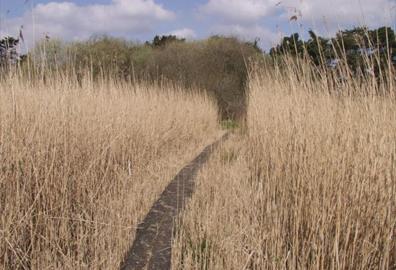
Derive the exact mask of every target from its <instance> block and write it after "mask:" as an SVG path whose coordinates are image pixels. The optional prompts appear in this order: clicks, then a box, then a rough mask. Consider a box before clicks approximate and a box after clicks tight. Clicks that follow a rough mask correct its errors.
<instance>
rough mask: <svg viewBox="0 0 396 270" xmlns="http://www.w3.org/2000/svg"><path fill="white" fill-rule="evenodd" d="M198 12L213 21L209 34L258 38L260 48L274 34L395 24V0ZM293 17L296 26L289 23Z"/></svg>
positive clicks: (220, 6)
mask: <svg viewBox="0 0 396 270" xmlns="http://www.w3.org/2000/svg"><path fill="white" fill-rule="evenodd" d="M199 10H200V13H201V15H202V16H206V18H207V19H210V20H211V21H212V27H211V29H210V30H211V31H212V32H213V31H214V32H215V33H218V34H227V35H236V36H241V37H247V38H250V39H251V38H254V37H260V38H261V40H262V43H263V44H272V43H274V42H277V41H278V40H279V36H278V35H276V34H275V33H274V32H278V31H282V32H286V33H288V32H290V31H300V30H299V29H298V28H300V27H303V29H305V30H307V29H310V28H311V29H315V30H317V31H318V29H319V31H318V32H320V33H321V34H334V33H335V32H336V31H337V30H339V29H345V28H350V27H352V26H362V25H367V26H369V27H371V28H373V27H379V26H382V25H391V26H394V25H395V23H396V22H395V20H396V15H395V14H396V0H331V1H329V0H208V1H207V2H206V4H204V5H201V6H200V8H199ZM294 15H296V16H297V22H290V21H289V20H290V18H291V17H292V16H294ZM264 21H265V22H267V23H269V25H268V26H267V25H265V24H264ZM289 23H290V24H292V25H291V26H289ZM294 25H295V26H294ZM278 26H279V28H278ZM293 29H294V30H293ZM264 46H265V47H266V46H268V45H264Z"/></svg>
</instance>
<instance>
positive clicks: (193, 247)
mask: <svg viewBox="0 0 396 270" xmlns="http://www.w3.org/2000/svg"><path fill="white" fill-rule="evenodd" d="M307 70H308V71H309V68H307ZM311 74H312V73H311V72H306V73H305V74H301V73H299V72H296V71H295V70H294V72H293V71H292V70H291V71H290V72H286V73H284V74H282V73H281V72H279V71H276V69H275V70H274V69H269V70H266V71H260V72H257V73H256V74H254V75H253V76H252V78H251V81H250V90H251V92H250V104H249V108H248V119H247V123H248V126H247V131H246V132H244V133H242V134H236V135H234V137H233V138H232V140H231V141H229V142H228V143H226V144H225V145H224V146H223V148H222V149H221V150H219V151H218V153H217V154H216V155H215V156H214V157H213V159H212V160H211V161H210V162H209V164H208V165H207V166H206V168H205V169H203V170H202V172H201V173H200V176H199V178H198V179H199V183H198V188H197V192H196V195H195V196H194V197H193V199H192V201H191V202H190V206H189V209H188V211H186V213H185V214H184V216H183V221H182V223H181V224H180V228H179V230H178V232H177V235H176V237H175V240H174V244H173V247H174V249H173V269H395V268H396V239H395V238H396V104H395V100H394V97H392V96H383V97H377V96H374V95H371V94H369V95H366V96H365V95H357V94H353V95H350V94H346V95H344V94H343V93H342V91H343V89H345V93H357V92H365V93H373V92H375V91H374V90H373V89H372V88H371V87H378V86H377V85H373V84H371V85H370V84H364V85H361V86H359V85H358V84H357V83H356V81H350V82H343V84H344V85H342V87H343V88H342V87H340V85H335V86H334V87H335V88H334V89H332V90H334V91H331V92H333V94H332V95H329V94H328V93H329V91H328V86H329V84H328V82H327V81H326V78H325V77H324V76H323V77H322V79H323V80H320V79H318V80H312V78H311V77H310V76H311ZM359 87H360V88H359ZM363 87H364V88H365V89H362V88H363ZM381 87H385V88H386V87H392V86H389V85H388V86H381ZM336 88H337V89H336ZM350 90H353V91H350ZM386 90H387V91H386V92H388V93H392V92H394V91H395V89H393V88H388V89H386ZM336 92H337V94H336V95H335V93H336Z"/></svg>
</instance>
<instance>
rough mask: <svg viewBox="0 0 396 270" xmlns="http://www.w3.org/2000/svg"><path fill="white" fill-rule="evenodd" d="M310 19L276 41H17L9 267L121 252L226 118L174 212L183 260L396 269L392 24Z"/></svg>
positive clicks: (90, 260)
mask: <svg viewBox="0 0 396 270" xmlns="http://www.w3.org/2000/svg"><path fill="white" fill-rule="evenodd" d="M310 36H311V38H310V39H309V40H308V41H302V40H300V39H299V37H298V36H296V35H292V36H291V37H286V38H285V39H284V40H283V42H282V43H281V44H280V45H279V46H278V47H275V48H273V50H271V52H270V54H265V53H263V52H261V51H260V50H259V48H258V47H257V44H256V43H247V42H243V41H240V40H238V39H236V38H224V37H212V38H209V39H207V40H203V41H194V42H187V41H184V40H180V39H177V38H175V37H172V36H167V37H156V38H155V39H154V40H153V41H152V42H148V43H146V44H134V43H131V42H127V41H124V40H120V39H114V38H109V37H100V38H93V39H91V40H90V41H87V42H78V43H63V42H61V41H56V40H45V41H43V42H42V43H41V44H39V45H38V46H37V47H36V48H35V50H33V51H32V52H31V53H29V54H28V55H27V56H25V57H23V58H20V57H19V56H18V57H17V56H15V54H14V56H12V57H16V58H12V57H11V58H10V55H11V54H8V55H6V54H4V55H6V57H5V58H2V61H3V63H5V64H3V65H2V67H1V68H2V71H3V72H2V75H1V82H0V96H1V99H0V215H1V219H0V239H1V241H0V268H4V269H45V268H50V269H51V268H54V269H118V268H119V267H120V263H121V262H122V261H123V259H124V257H125V254H126V252H127V250H128V248H129V247H130V244H131V243H132V241H133V239H134V235H135V230H136V226H137V224H139V223H140V222H141V221H142V219H143V218H144V215H145V214H146V213H147V211H148V209H149V208H150V207H151V205H152V204H153V202H154V201H155V200H156V198H158V195H159V194H160V193H161V192H162V191H163V189H164V188H165V186H166V185H167V184H168V182H169V181H170V180H171V179H172V177H173V176H174V175H175V173H176V172H178V171H179V169H180V168H181V167H183V166H184V165H185V164H187V163H188V161H189V160H191V159H192V158H193V157H194V156H195V155H196V154H197V153H199V151H200V150H201V149H202V148H203V147H204V146H205V145H207V144H208V143H209V142H212V141H213V140H214V139H215V138H218V136H219V135H220V134H221V133H222V131H221V128H223V129H224V128H227V129H228V130H230V131H231V132H232V133H233V134H232V135H231V138H230V139H229V140H228V141H227V142H226V143H225V144H224V145H223V146H221V147H220V148H219V149H218V150H217V151H216V152H215V153H214V156H213V158H212V159H210V160H209V162H208V163H207V165H206V166H204V168H203V169H202V170H201V172H200V173H199V175H198V182H197V190H196V193H195V194H194V195H193V197H192V199H191V201H190V203H189V206H188V207H187V209H186V211H184V213H183V214H182V216H181V217H180V219H178V220H177V222H176V223H175V228H174V229H175V233H174V239H173V242H172V246H173V247H172V267H173V269H394V268H395V267H396V241H395V237H396V207H395V202H396V177H395V175H396V161H395V156H396V135H395V134H396V103H395V102H396V101H395V97H396V94H395V93H396V91H395V90H396V89H395V87H396V81H395V74H396V73H395V61H394V56H395V53H396V50H395V48H394V45H395V42H396V40H395V35H394V34H393V30H392V29H389V28H380V29H378V30H377V31H370V30H368V29H365V28H358V29H354V30H350V31H344V32H340V33H339V34H338V35H337V37H335V38H333V39H325V38H323V37H319V36H317V35H315V33H313V32H311V33H310ZM14 41H15V40H14ZM4 44H5V45H4V46H3V47H5V48H6V49H7V50H10V51H12V46H10V44H9V43H4ZM10 59H13V61H9V60H10ZM14 60H15V61H14ZM4 61H5V62H4Z"/></svg>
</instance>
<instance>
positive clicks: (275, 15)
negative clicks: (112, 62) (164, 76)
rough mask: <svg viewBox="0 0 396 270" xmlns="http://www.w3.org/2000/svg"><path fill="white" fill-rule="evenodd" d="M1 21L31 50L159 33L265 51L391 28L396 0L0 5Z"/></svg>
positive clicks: (114, 0) (1, 30)
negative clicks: (305, 39) (252, 43)
mask: <svg viewBox="0 0 396 270" xmlns="http://www.w3.org/2000/svg"><path fill="white" fill-rule="evenodd" d="M292 16H296V18H297V21H294V20H292V21H290V18H291V17H292ZM0 18H1V19H0V22H1V24H0V34H1V35H6V34H10V35H18V33H19V30H20V28H21V26H22V25H23V33H24V36H25V40H26V43H27V46H30V47H32V46H33V44H34V43H35V41H37V40H39V39H41V38H43V37H44V36H45V35H48V36H50V37H52V38H60V39H63V40H69V41H70V40H83V39H87V38H89V37H90V36H92V35H98V34H99V35H100V34H108V35H113V36H118V37H124V38H126V39H130V40H138V41H142V42H143V41H146V40H151V39H152V37H153V36H154V35H156V34H176V35H178V36H180V37H185V38H187V39H200V38H205V37H207V36H210V35H213V34H221V35H234V36H238V37H240V38H242V39H245V40H254V39H255V38H260V44H261V46H262V47H263V48H269V47H270V46H271V45H274V44H276V43H277V42H278V41H279V40H280V38H281V37H282V36H283V35H289V34H290V33H292V32H301V33H306V32H307V30H308V29H314V30H315V31H317V32H319V33H321V34H324V35H331V34H334V33H335V32H336V31H337V30H338V29H343V28H346V27H351V26H357V25H368V26H369V27H377V26H381V25H389V26H392V27H395V20H396V0H332V1H329V0H326V1H325V0H284V1H280V0H196V1H187V0H184V1H183V0H170V1H166V0H74V1H68V0H27V1H26V0H0Z"/></svg>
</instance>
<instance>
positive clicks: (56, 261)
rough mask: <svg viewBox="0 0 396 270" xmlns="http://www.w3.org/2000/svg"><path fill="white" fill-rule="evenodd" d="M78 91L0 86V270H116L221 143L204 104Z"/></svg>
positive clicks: (110, 87) (99, 89) (171, 90)
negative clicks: (159, 206) (190, 165)
mask: <svg viewBox="0 0 396 270" xmlns="http://www.w3.org/2000/svg"><path fill="white" fill-rule="evenodd" d="M77 85H78V84H77V83H76V82H74V81H73V80H72V79H70V78H60V77H59V78H57V79H54V80H51V81H50V82H48V81H47V83H46V84H44V83H36V84H35V85H34V86H33V85H32V84H29V83H27V82H26V81H23V80H19V79H18V78H11V79H9V80H7V81H5V82H2V83H0V269H118V267H119V265H120V263H121V261H122V258H123V256H124V254H125V252H126V251H127V249H128V247H129V245H131V244H132V241H133V238H134V233H135V229H136V226H137V224H138V223H139V222H141V220H142V218H143V217H144V215H145V214H146V213H147V211H148V209H149V207H150V206H151V205H152V203H153V202H154V201H155V199H156V198H157V197H158V195H159V194H160V193H161V192H162V190H163V189H164V188H165V186H166V185H167V183H168V182H169V181H170V180H171V179H172V177H173V175H175V174H176V172H177V171H178V170H179V169H180V168H181V167H182V166H183V165H184V164H186V163H187V162H188V161H189V160H190V159H192V158H193V157H194V156H195V154H197V153H198V152H199V151H200V150H201V149H202V147H203V146H205V145H206V144H207V143H208V142H209V141H211V140H212V139H213V138H214V137H215V136H216V135H217V134H218V128H217V126H218V125H217V111H216V108H215V106H213V102H212V101H211V100H209V99H208V98H207V97H205V96H202V95H198V94H195V95H194V94H186V93H185V92H183V91H181V90H180V89H177V87H171V86H169V87H165V86H162V87H160V86H145V85H140V86H131V85H128V84H117V83H116V82H108V83H102V84H93V83H92V82H90V81H89V80H86V81H84V82H83V86H82V87H81V88H79V87H78V86H77ZM160 88H162V89H160Z"/></svg>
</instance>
